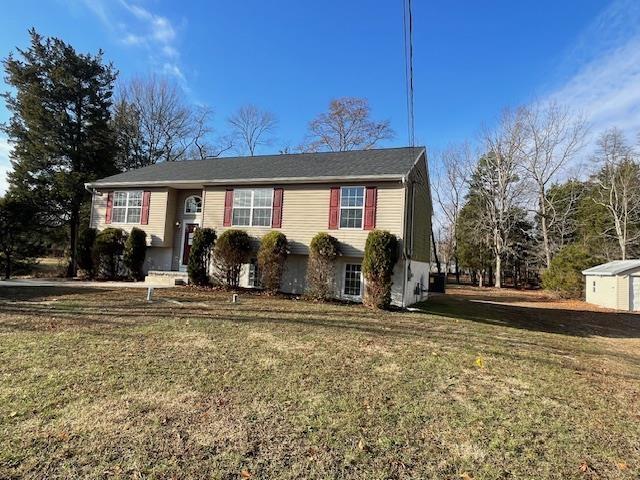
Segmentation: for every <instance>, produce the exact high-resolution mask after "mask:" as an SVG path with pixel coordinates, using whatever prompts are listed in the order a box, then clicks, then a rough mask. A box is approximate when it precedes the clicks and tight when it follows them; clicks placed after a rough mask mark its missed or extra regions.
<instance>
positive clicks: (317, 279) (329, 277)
mask: <svg viewBox="0 0 640 480" xmlns="http://www.w3.org/2000/svg"><path fill="white" fill-rule="evenodd" d="M339 253H340V244H339V242H338V240H337V239H336V238H335V237H332V236H331V235H329V234H328V233H325V232H320V233H318V234H317V235H316V236H315V237H313V239H312V240H311V244H310V245H309V263H308V265H307V295H308V296H309V297H310V298H312V299H314V300H328V299H329V298H331V297H332V296H333V293H334V290H335V288H334V287H335V286H334V281H335V259H336V257H337V256H338V254H339Z"/></svg>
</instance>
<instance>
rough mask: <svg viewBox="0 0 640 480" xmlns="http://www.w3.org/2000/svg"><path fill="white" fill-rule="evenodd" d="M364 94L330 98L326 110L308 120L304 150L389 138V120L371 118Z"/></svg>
mask: <svg viewBox="0 0 640 480" xmlns="http://www.w3.org/2000/svg"><path fill="white" fill-rule="evenodd" d="M370 117H371V108H370V107H369V102H368V100H367V99H366V98H354V97H344V98H338V99H335V100H331V102H330V103H329V111H328V112H326V113H321V114H320V115H318V116H317V117H316V118H315V119H313V120H312V121H311V122H309V133H308V135H307V140H306V142H305V143H306V145H305V146H304V147H303V150H305V151H320V150H329V151H331V152H343V151H347V150H366V149H369V148H373V147H374V146H376V144H377V143H378V142H380V141H382V140H389V139H391V138H393V136H394V132H393V130H392V129H391V127H390V126H389V121H388V120H384V121H381V122H378V121H374V120H372V119H371V118H370Z"/></svg>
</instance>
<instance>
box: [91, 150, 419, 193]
mask: <svg viewBox="0 0 640 480" xmlns="http://www.w3.org/2000/svg"><path fill="white" fill-rule="evenodd" d="M424 151H425V149H424V147H405V148H385V149H376V150H354V151H350V152H321V153H298V154H286V155H260V156H255V157H225V158H211V159H207V160H193V161H185V162H163V163H158V164H156V165H151V166H148V167H143V168H139V169H136V170H130V171H128V172H124V173H119V174H118V175H113V176H111V177H107V178H103V179H100V180H98V181H96V182H93V183H92V184H91V185H92V186H96V187H97V186H101V185H103V186H106V185H110V184H149V183H151V184H162V183H166V184H170V183H176V182H183V183H188V182H200V183H224V182H225V181H230V180H234V181H245V182H260V181H269V180H282V181H287V180H289V181H304V180H305V179H306V180H310V181H311V180H320V179H323V178H324V179H341V178H344V179H349V178H354V179H355V178H359V179H363V178H371V179H374V178H389V179H391V178H398V179H399V178H401V177H402V176H403V175H405V174H407V173H408V172H409V170H411V167H412V166H413V164H414V163H415V162H416V160H417V159H418V157H419V156H420V154H421V153H422V152H424Z"/></svg>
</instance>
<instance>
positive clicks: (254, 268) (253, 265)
mask: <svg viewBox="0 0 640 480" xmlns="http://www.w3.org/2000/svg"><path fill="white" fill-rule="evenodd" d="M249 286H250V287H255V288H259V287H261V286H262V285H260V269H259V268H258V260H257V259H255V258H252V259H251V261H250V263H249Z"/></svg>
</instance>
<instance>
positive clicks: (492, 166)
mask: <svg viewBox="0 0 640 480" xmlns="http://www.w3.org/2000/svg"><path fill="white" fill-rule="evenodd" d="M523 116H524V111H523V109H521V108H520V109H517V110H505V111H504V112H503V114H502V116H501V118H500V121H499V123H498V125H497V126H496V128H494V129H493V130H485V132H484V133H483V141H484V144H485V148H486V151H487V152H488V153H487V154H485V155H484V156H483V157H482V158H481V159H480V161H479V163H478V167H477V169H476V172H475V173H474V175H473V179H472V184H471V188H473V189H474V191H476V192H477V193H478V194H479V195H480V197H481V198H482V201H483V204H484V209H485V213H486V217H487V222H488V225H489V227H490V229H491V232H492V244H493V250H494V254H495V265H496V268H495V277H496V280H495V286H496V287H498V288H500V287H502V259H503V257H504V255H505V254H506V252H507V250H508V248H509V242H510V238H509V236H510V234H511V232H513V230H514V229H513V227H514V224H515V222H516V221H517V218H516V215H515V214H516V212H517V208H516V207H517V206H518V204H519V202H520V201H521V199H522V198H523V194H524V187H525V183H524V182H523V181H522V179H521V178H520V177H519V176H518V170H519V168H520V165H521V163H522V149H523V144H524V141H525V128H524V121H523Z"/></svg>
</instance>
